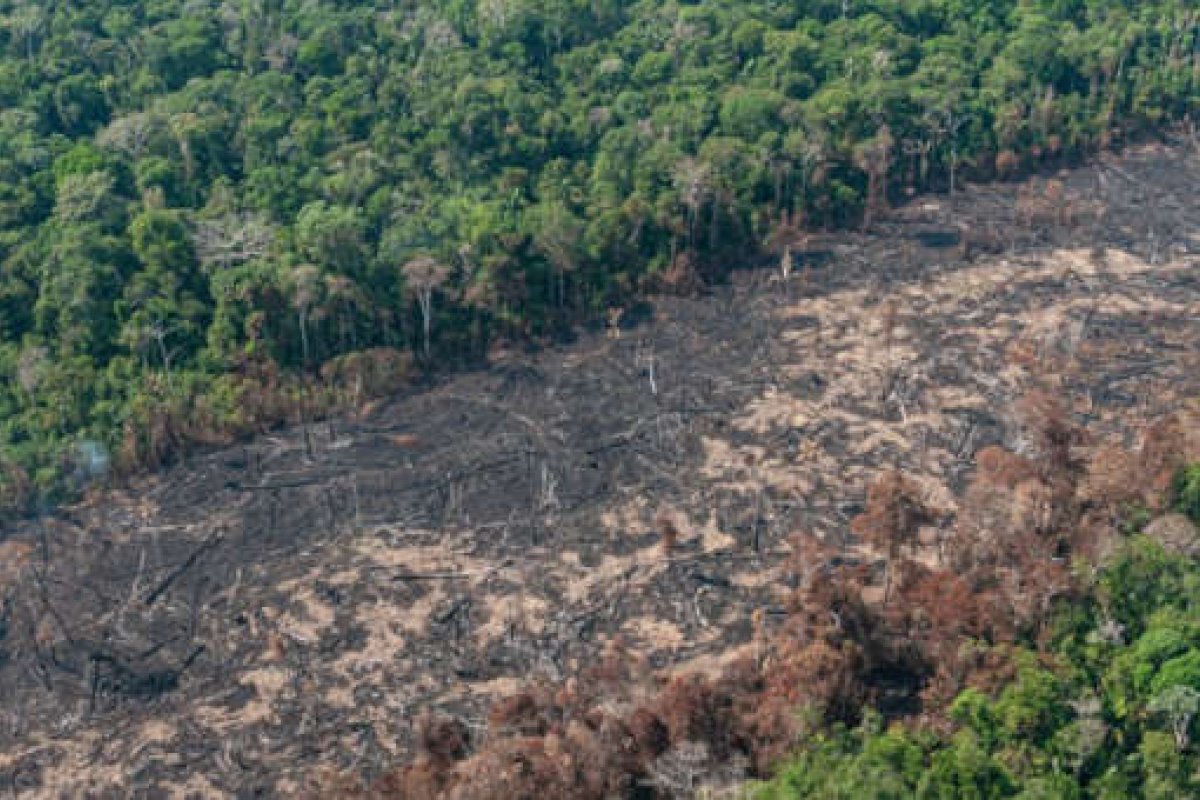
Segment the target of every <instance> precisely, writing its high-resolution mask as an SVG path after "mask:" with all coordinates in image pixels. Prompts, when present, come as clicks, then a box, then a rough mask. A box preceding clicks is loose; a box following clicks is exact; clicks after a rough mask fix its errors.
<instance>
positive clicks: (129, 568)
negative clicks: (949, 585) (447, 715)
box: [0, 144, 1200, 797]
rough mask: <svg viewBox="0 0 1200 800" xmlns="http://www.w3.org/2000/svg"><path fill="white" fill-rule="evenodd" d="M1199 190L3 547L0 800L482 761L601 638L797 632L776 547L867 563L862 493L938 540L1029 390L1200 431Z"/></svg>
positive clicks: (1189, 182)
mask: <svg viewBox="0 0 1200 800" xmlns="http://www.w3.org/2000/svg"><path fill="white" fill-rule="evenodd" d="M1196 186H1200V156H1198V155H1197V154H1196V153H1195V151H1194V150H1188V149H1187V145H1184V144H1179V145H1171V146H1153V147H1144V148H1141V149H1139V150H1137V151H1134V152H1132V153H1129V154H1127V155H1126V156H1124V157H1121V158H1119V159H1118V158H1111V157H1110V158H1105V159H1104V160H1102V161H1101V162H1099V163H1097V164H1095V165H1093V166H1090V167H1087V168H1083V169H1080V170H1076V171H1073V172H1070V173H1063V174H1062V175H1058V176H1054V177H1053V178H1041V179H1038V180H1034V181H1032V182H1029V183H1026V184H1022V185H999V186H988V187H972V188H969V189H968V190H967V191H965V192H962V193H960V194H959V195H958V196H956V197H954V198H952V199H951V198H946V197H940V198H925V199H920V200H918V201H916V202H914V203H913V204H911V205H909V206H907V207H905V208H903V209H900V210H897V211H896V212H895V213H894V214H893V215H892V216H891V218H890V219H889V221H887V222H886V223H883V224H880V225H879V226H877V228H876V230H875V231H874V232H873V233H871V234H870V235H847V236H839V237H827V238H824V239H822V240H820V241H814V242H811V243H810V244H809V245H808V247H807V248H806V250H805V251H803V252H802V253H800V254H799V256H798V258H797V259H796V260H797V268H796V270H795V272H794V273H793V274H792V275H791V276H790V278H789V279H787V280H786V281H785V280H784V279H783V278H782V277H781V276H780V275H779V274H778V273H777V272H775V271H772V270H768V269H759V270H746V271H741V272H738V273H736V274H735V276H734V278H733V280H732V281H731V284H730V285H729V286H724V287H718V288H715V289H713V290H711V291H710V292H709V293H707V295H706V296H705V297H702V298H697V299H681V298H658V299H655V300H654V301H653V303H652V306H653V314H652V316H651V319H649V320H648V321H645V322H642V323H640V324H638V325H637V326H633V327H629V328H628V329H625V330H622V331H620V335H619V336H614V335H613V334H612V333H611V332H610V333H607V334H605V333H598V334H595V335H586V336H584V337H583V338H582V339H581V341H580V342H579V343H578V344H576V345H573V346H571V347H569V348H565V349H561V350H555V351H551V352H546V353H544V354H542V355H539V356H518V355H514V356H511V357H507V358H502V359H498V360H497V363H495V364H494V365H493V366H492V367H491V368H490V369H488V370H486V371H481V372H477V373H472V374H465V375H460V376H457V377H454V378H451V379H447V380H445V381H443V382H441V383H440V384H438V385H437V386H435V387H433V388H431V389H429V390H427V391H422V392H421V393H416V394H412V395H410V396H404V397H400V398H396V399H393V400H391V401H389V402H387V403H382V404H377V405H376V406H375V407H373V408H370V409H364V410H363V413H361V414H360V415H358V416H357V417H356V418H353V419H340V420H336V421H334V422H333V423H331V424H328V423H320V424H317V425H313V426H311V427H310V429H309V431H308V434H307V435H306V434H305V433H304V431H303V430H302V429H300V428H297V429H295V430H288V431H283V432H280V433H278V434H276V435H274V436H268V437H264V438H262V439H260V440H258V441H255V442H253V443H251V444H249V445H246V446H239V447H233V448H230V449H227V450H222V451H220V452H214V453H211V454H207V455H203V456H198V457H194V458H192V459H191V460H189V462H188V463H187V464H186V465H183V466H180V467H178V468H176V469H173V470H170V471H168V472H166V473H164V474H161V475H158V476H154V477H151V478H146V479H144V480H141V481H139V482H138V483H137V484H136V485H135V486H132V487H130V488H128V489H127V490H124V491H120V492H108V493H97V494H96V495H95V496H94V498H93V499H92V500H90V501H89V502H88V503H85V504H81V505H78V506H75V507H71V508H67V509H63V510H61V511H60V512H58V513H55V514H53V515H49V516H46V517H45V518H43V519H41V520H36V521H30V522H28V523H24V524H21V525H17V526H12V527H10V529H9V530H6V531H5V532H4V533H3V534H2V535H0V687H2V689H0V791H2V792H6V793H11V794H15V795H16V796H20V797H25V796H30V797H33V796H46V797H57V796H62V797H83V796H96V797H109V796H111V797H126V796H139V797H160V796H179V797H185V796H203V797H207V796H247V797H248V796H267V797H288V796H294V795H296V794H297V793H299V792H301V791H302V790H303V787H304V785H305V781H306V778H307V777H308V776H310V775H312V774H313V773H314V772H317V771H319V770H321V769H323V768H329V769H335V770H338V771H350V772H356V773H359V774H361V775H363V776H364V777H368V778H369V777H370V776H372V775H375V774H378V773H379V772H380V771H381V770H382V769H384V768H385V767H386V766H388V765H394V764H395V762H396V761H397V760H398V759H402V758H403V757H404V756H405V754H406V753H407V752H408V751H409V748H410V746H411V743H412V735H413V731H412V723H413V720H414V718H415V717H416V716H417V714H418V713H420V712H421V711H422V710H424V709H430V708H438V709H444V710H447V711H449V712H451V713H454V714H456V715H458V716H460V717H461V718H463V719H464V720H466V721H467V722H468V723H469V724H471V725H472V726H474V727H475V728H476V729H477V731H478V733H479V735H486V733H485V730H484V724H483V719H484V716H485V714H486V709H487V706H488V703H489V701H490V699H491V698H493V697H496V696H497V695H501V694H504V693H507V692H509V691H511V690H512V689H514V688H516V687H517V686H519V685H520V684H521V683H522V682H524V681H527V680H530V679H534V678H539V677H540V678H546V679H549V680H561V679H566V678H568V677H569V676H570V675H571V674H572V671H573V670H575V669H576V668H577V667H578V666H579V665H580V664H583V663H586V662H588V661H589V660H590V659H593V658H595V657H596V655H597V653H598V652H599V651H600V650H601V649H602V648H603V647H604V645H605V643H606V642H608V641H610V640H611V639H613V638H614V637H618V636H619V637H621V638H622V639H623V640H624V642H626V644H627V646H628V648H629V650H630V651H632V652H633V653H635V654H640V655H642V656H644V657H645V659H646V661H647V663H648V664H650V665H652V666H653V667H654V668H656V669H660V670H663V671H664V672H666V671H670V670H680V669H712V668H714V667H715V666H717V665H719V664H721V663H722V661H723V660H724V659H728V658H729V657H730V656H731V655H732V654H734V653H735V652H737V648H739V646H743V645H745V643H746V642H747V641H749V639H750V637H751V633H752V631H751V629H752V623H751V619H752V617H753V616H754V615H755V612H756V611H758V610H762V611H765V612H766V616H767V618H770V612H771V611H772V610H773V609H776V608H778V607H779V606H780V605H781V603H782V602H783V599H784V597H785V596H786V593H787V591H788V586H787V581H786V579H785V578H784V570H783V562H784V560H785V556H786V554H787V552H788V542H789V539H790V537H791V536H792V535H794V534H795V533H797V532H800V531H803V532H806V533H811V534H813V535H817V536H821V537H823V538H826V539H827V540H830V541H834V542H838V543H841V544H843V545H844V546H845V547H846V553H847V557H848V558H853V557H858V558H871V557H872V554H870V553H869V552H866V551H865V550H863V549H862V548H861V547H860V546H859V545H858V544H857V543H856V542H854V541H853V539H852V537H850V536H849V534H848V531H847V525H846V523H847V521H848V520H849V518H850V517H852V516H853V515H854V514H855V513H857V511H858V510H859V508H860V506H861V503H862V500H863V496H864V491H865V487H866V484H867V482H868V480H869V479H870V477H871V476H872V475H873V474H875V472H877V471H878V470H880V469H883V468H888V467H892V466H898V467H901V468H902V469H904V470H905V471H906V472H907V473H908V474H910V475H912V476H913V477H914V478H916V479H918V480H919V481H921V483H922V484H923V485H924V486H925V487H926V489H927V492H928V493H929V499H930V500H931V502H932V503H933V504H934V505H937V506H938V507H940V508H944V509H946V511H947V513H948V514H952V513H953V510H954V496H955V494H956V492H957V490H958V489H959V488H960V487H961V484H962V482H963V481H964V478H965V476H966V474H967V472H968V471H969V469H970V465H971V462H972V457H973V454H974V453H975V452H976V451H978V450H979V449H980V448H982V447H985V446H987V445H989V444H993V443H997V442H1003V443H1005V444H1006V445H1008V446H1011V447H1015V448H1017V449H1018V450H1019V449H1020V447H1021V442H1020V433H1019V428H1018V426H1016V425H1015V424H1014V423H1013V421H1012V420H1011V419H1010V411H1009V410H1010V407H1011V405H1012V402H1013V401H1014V399H1016V398H1018V397H1020V396H1021V395H1022V394H1023V393H1024V392H1025V391H1027V390H1028V389H1030V388H1032V387H1034V386H1041V387H1047V386H1049V387H1050V388H1054V389H1056V390H1058V391H1061V393H1062V394H1063V395H1064V396H1065V397H1067V398H1068V399H1069V400H1070V402H1071V403H1072V404H1073V408H1074V411H1075V412H1076V413H1077V414H1078V415H1079V417H1080V418H1081V420H1082V421H1085V422H1086V423H1087V424H1088V426H1089V428H1091V429H1092V430H1094V431H1099V432H1101V434H1102V435H1106V436H1110V437H1113V438H1116V439H1120V438H1121V437H1123V436H1126V435H1127V431H1129V430H1131V429H1134V428H1136V427H1137V425H1138V424H1139V422H1140V421H1142V420H1144V419H1146V418H1150V417H1153V416H1156V415H1158V414H1160V413H1163V412H1166V411H1172V410H1177V409H1179V408H1183V407H1186V406H1187V404H1188V403H1194V401H1195V398H1197V397H1200V316H1198V315H1200V203H1198V202H1197V199H1196V195H1195V187H1196ZM964 236H965V237H966V240H967V242H968V246H964V243H963V237H964ZM964 251H969V252H966V253H964ZM664 532H666V534H667V538H668V539H670V538H674V539H676V542H675V544H674V546H673V547H671V548H666V547H664V544H663V538H664ZM930 557H935V556H933V555H931V556H930Z"/></svg>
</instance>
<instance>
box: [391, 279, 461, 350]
mask: <svg viewBox="0 0 1200 800" xmlns="http://www.w3.org/2000/svg"><path fill="white" fill-rule="evenodd" d="M400 274H401V275H402V276H403V277H404V285H405V288H406V289H407V290H408V292H409V293H410V295H411V296H413V297H415V298H416V299H417V304H418V306H420V309H421V332H422V342H423V346H422V352H424V354H425V357H426V358H429V352H430V347H429V342H430V337H431V332H432V328H433V296H434V293H435V292H437V291H438V290H439V289H440V288H441V287H442V286H443V285H444V284H445V283H446V280H447V279H448V278H449V277H450V268H449V267H448V266H446V265H445V264H443V263H441V262H440V261H438V260H437V259H435V258H433V257H432V256H418V257H416V258H414V259H412V260H411V261H408V262H405V264H404V265H403V266H402V267H401V268H400Z"/></svg>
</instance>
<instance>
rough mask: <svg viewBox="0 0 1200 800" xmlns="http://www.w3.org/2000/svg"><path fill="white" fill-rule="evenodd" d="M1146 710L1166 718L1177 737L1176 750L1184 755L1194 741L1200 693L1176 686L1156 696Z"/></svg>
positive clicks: (1172, 732)
mask: <svg viewBox="0 0 1200 800" xmlns="http://www.w3.org/2000/svg"><path fill="white" fill-rule="evenodd" d="M1146 710H1147V711H1149V712H1150V713H1151V714H1158V715H1160V716H1162V717H1165V718H1166V720H1167V721H1168V722H1169V723H1170V725H1171V735H1172V736H1174V737H1175V748H1176V749H1177V750H1179V752H1181V753H1182V752H1183V751H1184V750H1186V749H1187V748H1188V746H1189V745H1190V744H1191V741H1192V720H1193V719H1194V718H1195V716H1196V713H1197V712H1198V711H1200V691H1197V690H1196V689H1195V688H1193V687H1192V686H1183V685H1179V684H1176V685H1174V686H1171V687H1169V688H1167V689H1165V690H1164V691H1162V692H1161V693H1159V694H1158V695H1156V696H1155V697H1154V699H1152V700H1151V701H1150V703H1149V705H1147V706H1146Z"/></svg>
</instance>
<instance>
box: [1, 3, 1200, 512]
mask: <svg viewBox="0 0 1200 800" xmlns="http://www.w3.org/2000/svg"><path fill="white" fill-rule="evenodd" d="M1190 13H1192V10H1191V4H1189V3H1187V2H1184V1H1183V0H1153V2H1143V3H1136V4H1130V3H1126V2H1118V1H1117V0H1087V2H1082V0H1081V1H1080V2H1061V1H1060V0H1031V1H1030V2H1025V1H1024V0H1022V2H1018V0H1002V1H1001V2H990V1H989V2H985V1H984V0H922V1H921V2H915V3H909V2H899V1H898V0H866V1H863V2H858V1H857V0H856V2H852V3H834V2H821V3H809V4H787V3H783V4H780V3H774V2H765V0H751V1H750V2H739V3H730V2H720V1H719V0H700V1H699V2H689V3H683V4H678V3H666V4H663V3H659V2H650V1H649V0H606V1H605V2H593V3H582V2H576V1H575V0H542V1H541V2H538V3H523V2H509V0H496V1H495V2H481V3H465V2H461V0H418V2H414V3H408V4H400V5H397V4H394V3H386V4H372V3H347V2H341V1H340V0H336V1H335V0H312V1H311V2H304V3H299V2H238V3H224V4H220V3H195V2H184V0H154V2H150V0H124V2H121V3H115V4H114V3H102V4H95V3H41V4H39V3H33V2H29V1H28V0H12V1H10V2H0V336H2V337H3V342H2V343H3V345H4V346H5V347H6V348H8V350H9V351H10V352H12V353H17V352H32V350H31V349H30V348H35V347H39V348H43V349H44V360H45V361H46V363H47V366H46V367H45V369H44V370H43V372H44V373H45V376H46V377H43V379H41V380H38V381H34V382H32V383H30V384H29V386H28V387H27V388H22V387H21V383H20V381H18V380H16V378H17V375H16V374H15V370H16V369H17V361H16V360H14V359H8V360H7V361H5V362H4V363H5V364H7V366H6V367H5V370H6V371H5V373H4V377H6V378H9V379H10V380H7V381H5V382H4V383H5V385H3V386H0V407H2V408H4V409H5V410H6V414H7V422H6V424H5V425H4V426H2V430H3V433H2V434H0V449H2V450H3V453H2V454H0V455H2V458H3V461H4V462H5V463H15V464H19V465H20V466H21V467H23V468H24V469H25V470H26V471H27V472H28V473H29V475H30V476H37V478H36V480H34V481H33V483H39V484H44V483H52V482H53V481H52V479H51V478H48V477H46V476H49V475H52V474H53V473H54V472H55V471H56V470H58V471H61V470H60V467H62V466H63V464H64V463H65V462H64V460H63V459H64V458H66V457H67V455H68V454H69V452H70V450H71V448H72V447H73V446H74V443H73V440H74V439H76V438H78V437H81V436H89V437H96V438H98V439H100V440H102V441H104V442H106V443H107V444H108V445H109V446H110V447H114V448H115V447H117V446H118V444H119V442H120V441H122V440H124V439H126V438H129V437H130V436H133V437H134V438H136V436H134V435H133V434H130V433H129V430H130V426H134V427H136V426H137V425H138V424H140V423H139V422H138V420H139V419H142V418H143V417H145V416H146V415H147V414H150V413H151V412H150V411H149V409H158V411H161V410H162V409H164V408H170V409H178V408H188V407H189V405H188V404H189V403H191V402H197V403H201V404H202V405H204V404H205V401H204V398H203V394H204V393H205V392H208V391H215V388H214V387H216V386H219V385H223V384H222V382H221V381H220V380H218V379H219V378H220V377H221V376H222V375H223V374H224V373H225V371H226V370H228V369H230V368H231V367H232V366H233V365H234V364H235V363H240V364H241V366H242V368H246V369H249V368H250V367H249V366H248V364H247V362H246V360H247V359H249V360H250V361H253V362H254V365H253V370H252V371H253V372H254V374H256V375H259V376H267V375H269V376H272V377H270V378H269V382H274V383H272V385H276V386H277V387H278V386H279V385H281V384H280V383H279V382H280V381H282V382H283V383H286V382H287V381H288V380H295V377H294V376H295V375H296V374H297V373H299V372H301V371H304V370H308V371H309V372H310V373H312V372H315V371H316V370H318V369H319V367H320V365H321V364H322V363H325V362H329V361H332V360H336V359H339V358H342V357H344V356H346V355H348V354H351V353H354V352H359V351H367V350H370V349H372V348H387V349H408V350H411V351H416V352H420V353H422V354H424V353H426V348H427V347H428V355H427V356H425V358H428V359H433V358H441V359H445V358H462V359H472V358H475V357H477V356H478V354H479V353H480V352H481V351H482V350H483V348H484V347H485V345H486V342H487V340H488V339H489V338H490V337H493V336H496V335H516V336H526V335H530V334H533V335H539V334H544V333H549V332H552V331H554V330H555V329H557V328H561V327H562V326H565V325H570V324H573V323H575V322H577V321H578V320H579V319H580V318H581V317H583V316H586V315H590V314H596V313H600V312H602V311H603V310H604V309H605V308H606V307H607V306H609V305H611V304H612V303H613V302H616V301H617V300H618V299H619V298H620V296H621V295H623V294H626V293H628V292H631V291H634V290H636V289H637V288H639V287H641V286H644V285H646V284H647V283H648V282H650V280H651V279H652V278H654V277H656V276H658V275H661V274H662V273H664V272H667V271H668V268H669V267H670V266H671V264H670V260H671V258H672V257H674V256H676V255H677V254H679V253H681V252H687V255H688V257H689V258H690V259H691V260H692V263H698V262H708V264H709V265H711V264H716V263H721V262H723V261H726V260H728V261H733V260H735V259H737V258H741V257H744V255H745V254H746V253H747V252H752V251H753V249H754V248H755V247H757V246H759V243H761V242H762V241H763V240H764V238H765V236H766V234H767V233H768V231H767V229H766V228H767V226H768V225H769V224H770V221H771V220H778V219H780V218H781V217H782V216H784V213H785V212H786V214H787V215H788V216H789V218H791V219H796V220H800V221H801V222H802V223H803V224H806V225H809V226H823V225H843V224H852V223H855V222H857V221H858V220H859V219H860V218H861V215H862V214H863V212H864V206H865V205H866V204H867V203H868V201H870V202H872V203H876V202H878V200H879V198H880V197H881V196H882V195H883V194H886V193H888V192H891V193H895V192H898V191H901V190H903V189H905V188H908V187H912V188H915V189H939V188H942V187H945V186H947V184H948V183H949V182H950V181H951V180H952V178H951V176H952V172H953V171H954V170H956V169H959V170H965V169H967V167H965V166H964V165H967V164H974V165H976V166H975V167H974V169H975V171H976V173H977V174H978V175H979V176H982V177H987V176H988V175H989V174H990V173H991V164H992V162H993V159H994V155H995V154H996V153H998V152H1000V151H1001V150H1004V149H1008V150H1012V151H1013V153H1014V155H1016V156H1018V157H1019V158H1020V159H1021V161H1022V163H1025V164H1026V165H1028V166H1031V167H1033V166H1037V163H1038V160H1039V159H1045V158H1056V157H1064V156H1076V155H1079V154H1082V153H1085V152H1088V151H1091V150H1095V149H1097V148H1099V147H1100V146H1102V145H1103V144H1104V143H1108V142H1112V141H1118V140H1119V139H1120V138H1121V136H1123V135H1126V134H1129V133H1136V132H1138V131H1140V130H1145V129H1147V128H1149V127H1151V126H1155V125H1160V124H1162V123H1163V122H1165V121H1168V120H1170V119H1175V118H1180V117H1182V116H1183V115H1185V114H1189V113H1191V114H1194V113H1195V112H1196V111H1197V106H1196V102H1197V101H1196V98H1197V97H1200V86H1197V75H1198V74H1200V73H1198V72H1197V70H1196V66H1195V53H1196V47H1197V32H1196V28H1195V24H1194V16H1188V15H1189V14H1190ZM885 125H886V126H887V129H888V130H889V131H890V134H891V136H890V137H880V136H879V135H878V134H879V132H880V131H881V129H882V128H883V126H885ZM888 141H890V143H891V147H881V146H880V143H881V142H888ZM914 145H915V146H918V150H919V151H920V152H923V153H925V155H924V156H923V157H922V158H921V159H919V162H920V163H919V164H917V163H913V159H908V158H903V157H902V153H903V152H905V148H906V147H909V146H914ZM921 148H923V149H921ZM1039 154H1040V155H1039ZM868 170H869V174H868ZM418 256H428V257H432V258H434V259H436V260H437V262H438V263H440V264H444V265H446V266H447V268H448V269H449V275H448V278H447V280H446V281H445V283H443V284H441V285H440V286H439V288H438V291H437V297H430V298H429V301H430V303H429V304H428V307H429V308H431V309H436V317H437V319H436V324H432V325H431V327H430V328H429V330H430V340H429V341H427V340H426V338H425V336H424V335H423V331H424V330H425V328H424V323H425V322H426V320H423V319H422V316H421V307H420V304H418V303H414V302H412V297H411V293H410V292H405V291H403V290H402V287H401V286H399V285H398V284H399V282H398V281H397V279H396V275H397V270H398V269H399V267H400V265H402V264H404V263H406V262H407V261H409V260H411V259H412V258H415V257H418ZM301 265H310V266H312V267H314V268H316V269H317V270H319V275H320V278H321V281H322V286H321V287H310V288H311V289H312V291H306V292H303V293H302V294H303V297H302V298H301V299H304V300H305V302H304V303H302V304H301V305H302V306H303V309H302V313H297V312H298V308H297V305H296V301H297V297H296V295H295V293H294V291H295V287H294V286H292V285H291V284H290V283H289V279H288V278H287V276H289V275H293V274H294V270H295V268H296V267H298V266H301ZM39 352H40V351H39ZM239 359H240V360H241V361H239ZM280 370H282V372H280ZM335 372H336V370H335ZM288 374H291V375H292V376H293V377H292V378H288ZM49 376H54V379H53V380H52V379H51V377H49ZM67 376H71V377H67ZM118 376H119V377H118ZM75 380H80V381H86V383H73V382H72V381H75ZM264 380H267V378H264ZM51 386H53V387H54V389H53V392H54V394H53V395H51V394H50V392H51V388H50V387H51ZM183 387H191V388H190V389H188V391H194V392H198V393H199V395H198V396H197V397H194V398H191V399H189V400H186V401H185V400H183V399H180V398H178V397H173V398H171V399H169V401H168V398H164V397H160V396H151V395H153V394H154V393H155V392H160V393H161V392H174V393H178V392H180V391H183ZM268 405H269V404H268ZM219 406H221V404H220V403H208V404H207V405H206V407H219ZM158 411H154V413H158ZM264 413H265V412H264ZM214 424H215V423H214ZM155 425H156V426H157V428H156V429H157V430H167V429H168V428H170V426H168V425H165V423H161V420H160V421H159V422H156V423H155ZM233 427H234V428H237V427H238V426H237V425H234V426H233ZM185 428H187V431H181V432H178V433H177V436H175V435H173V436H175V438H181V439H186V438H188V437H192V438H195V435H200V436H201V438H204V439H207V438H211V437H210V436H209V435H208V434H203V435H201V434H199V432H197V431H194V430H191V428H190V427H188V426H185ZM188 431H190V432H188ZM142 433H145V432H144V431H143V432H142ZM215 433H216V432H209V434H213V435H215ZM138 435H141V434H138ZM1194 477H1195V476H1194V475H1193V478H1194ZM1196 486H1200V481H1198V480H1194V479H1190V478H1189V479H1184V480H1183V482H1182V483H1181V484H1180V485H1179V491H1178V492H1177V494H1178V497H1179V502H1180V503H1181V504H1182V505H1181V507H1185V508H1188V509H1190V511H1189V513H1192V514H1196V513H1197V511H1198V509H1200V505H1198V503H1200V501H1198V500H1197V497H1200V492H1198V491H1197V489H1196V488H1195V487H1196Z"/></svg>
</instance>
